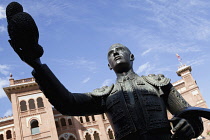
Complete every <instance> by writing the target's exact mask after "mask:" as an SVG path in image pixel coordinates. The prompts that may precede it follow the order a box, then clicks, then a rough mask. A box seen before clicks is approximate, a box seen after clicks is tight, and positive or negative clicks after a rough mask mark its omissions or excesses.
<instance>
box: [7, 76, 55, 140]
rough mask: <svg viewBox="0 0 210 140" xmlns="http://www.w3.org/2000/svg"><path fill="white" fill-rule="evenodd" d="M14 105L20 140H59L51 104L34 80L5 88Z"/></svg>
mask: <svg viewBox="0 0 210 140" xmlns="http://www.w3.org/2000/svg"><path fill="white" fill-rule="evenodd" d="M4 91H5V92H6V94H7V96H8V98H9V99H10V101H11V103H12V110H13V119H14V130H15V131H14V132H15V134H13V135H14V136H13V137H16V139H18V140H32V139H33V140H36V139H44V140H52V139H53V140H58V135H57V131H56V126H55V121H54V115H53V110H52V106H51V104H50V103H49V102H48V100H47V99H46V98H45V96H44V95H43V93H42V92H41V91H40V90H39V87H38V85H37V83H36V82H35V80H34V78H27V79H21V80H14V79H13V78H12V75H11V76H10V86H9V87H5V88H4Z"/></svg>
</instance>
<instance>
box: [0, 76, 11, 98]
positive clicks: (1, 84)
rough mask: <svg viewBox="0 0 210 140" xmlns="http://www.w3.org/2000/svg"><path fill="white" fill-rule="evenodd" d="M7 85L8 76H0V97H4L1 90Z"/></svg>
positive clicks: (4, 94)
mask: <svg viewBox="0 0 210 140" xmlns="http://www.w3.org/2000/svg"><path fill="white" fill-rule="evenodd" d="M8 85H9V80H8V78H0V98H3V97H6V93H5V92H4V90H3V87H5V86H8Z"/></svg>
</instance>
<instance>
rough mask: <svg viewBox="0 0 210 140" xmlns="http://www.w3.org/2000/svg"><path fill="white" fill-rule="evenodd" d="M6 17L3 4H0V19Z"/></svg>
mask: <svg viewBox="0 0 210 140" xmlns="http://www.w3.org/2000/svg"><path fill="white" fill-rule="evenodd" d="M4 18H6V11H5V8H4V7H3V6H1V5H0V19H4Z"/></svg>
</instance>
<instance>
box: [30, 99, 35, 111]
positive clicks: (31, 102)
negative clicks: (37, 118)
mask: <svg viewBox="0 0 210 140" xmlns="http://www.w3.org/2000/svg"><path fill="white" fill-rule="evenodd" d="M28 103H29V109H35V103H34V99H30V100H29V101H28Z"/></svg>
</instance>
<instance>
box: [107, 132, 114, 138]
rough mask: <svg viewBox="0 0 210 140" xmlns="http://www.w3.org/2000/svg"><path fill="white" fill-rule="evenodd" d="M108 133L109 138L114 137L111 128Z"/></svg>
mask: <svg viewBox="0 0 210 140" xmlns="http://www.w3.org/2000/svg"><path fill="white" fill-rule="evenodd" d="M108 134H109V139H111V140H113V139H114V135H113V132H112V130H111V129H109V130H108Z"/></svg>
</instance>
